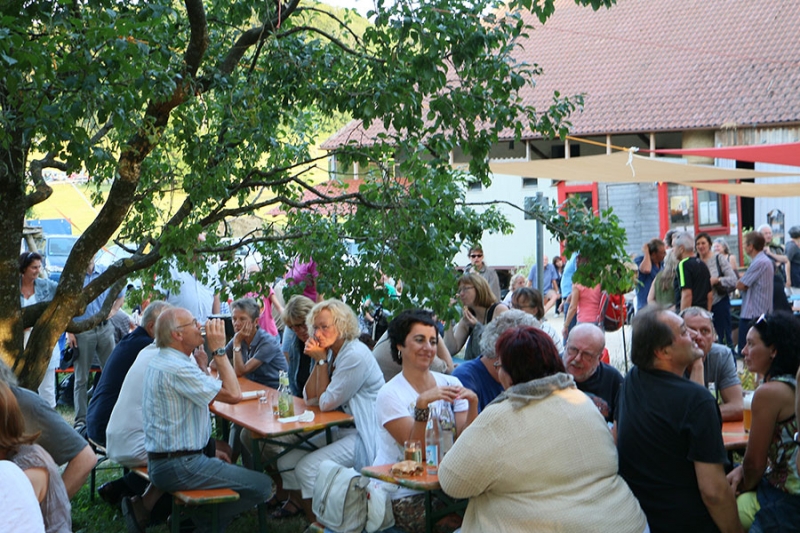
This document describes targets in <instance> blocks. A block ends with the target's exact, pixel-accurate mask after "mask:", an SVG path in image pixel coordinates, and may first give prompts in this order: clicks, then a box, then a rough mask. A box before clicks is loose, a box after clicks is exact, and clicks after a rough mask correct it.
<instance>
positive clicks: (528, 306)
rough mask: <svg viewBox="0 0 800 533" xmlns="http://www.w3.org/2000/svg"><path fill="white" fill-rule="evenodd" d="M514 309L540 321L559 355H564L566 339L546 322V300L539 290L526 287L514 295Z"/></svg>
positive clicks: (541, 326)
mask: <svg viewBox="0 0 800 533" xmlns="http://www.w3.org/2000/svg"><path fill="white" fill-rule="evenodd" d="M512 307H513V308H514V309H519V310H520V311H524V312H526V313H528V314H529V315H533V316H535V317H536V320H538V321H539V329H541V330H542V331H544V332H545V333H547V334H548V335H550V338H551V339H552V340H553V344H555V346H556V351H557V352H558V354H559V355H564V339H562V338H561V334H560V333H559V332H558V331H557V330H556V328H554V327H553V326H552V325H550V324H549V323H548V322H547V321H546V320H545V318H544V314H545V311H544V300H543V299H542V293H541V292H539V290H538V289H534V288H531V287H524V288H522V289H520V290H519V291H517V292H516V293H514V298H513V300H512Z"/></svg>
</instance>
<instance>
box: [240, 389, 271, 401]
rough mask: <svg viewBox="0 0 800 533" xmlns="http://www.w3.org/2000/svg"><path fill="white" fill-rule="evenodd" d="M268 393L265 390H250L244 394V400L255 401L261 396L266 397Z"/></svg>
mask: <svg viewBox="0 0 800 533" xmlns="http://www.w3.org/2000/svg"><path fill="white" fill-rule="evenodd" d="M266 393H267V391H265V390H249V391H247V392H243V393H242V400H255V399H256V398H258V397H259V396H264V395H265V394H266Z"/></svg>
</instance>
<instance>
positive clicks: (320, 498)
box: [311, 459, 369, 533]
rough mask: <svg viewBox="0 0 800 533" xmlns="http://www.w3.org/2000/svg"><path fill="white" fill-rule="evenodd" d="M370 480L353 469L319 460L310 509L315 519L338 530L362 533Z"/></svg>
mask: <svg viewBox="0 0 800 533" xmlns="http://www.w3.org/2000/svg"><path fill="white" fill-rule="evenodd" d="M367 485H369V480H368V479H366V478H364V477H363V476H361V475H359V473H358V472H356V471H355V470H353V469H352V468H346V467H344V466H342V465H340V464H337V463H334V462H333V461H330V460H327V459H326V460H325V461H322V463H320V465H319V472H317V481H316V483H315V484H314V497H313V499H312V500H311V509H312V510H313V511H314V514H315V515H316V516H317V520H319V522H320V523H321V524H322V525H324V526H325V527H327V528H330V529H332V530H333V531H336V532H337V533H361V531H363V530H364V527H365V526H366V524H367Z"/></svg>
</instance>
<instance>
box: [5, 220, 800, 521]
mask: <svg viewBox="0 0 800 533" xmlns="http://www.w3.org/2000/svg"><path fill="white" fill-rule="evenodd" d="M795 229H798V228H792V230H791V231H790V234H792V231H794V230H795ZM795 233H797V239H798V240H800V229H798V231H796V232H795ZM793 238H794V237H793ZM743 242H744V251H745V253H746V254H747V255H748V256H749V257H750V259H751V260H750V262H749V266H748V267H747V269H746V270H744V272H739V269H738V265H736V263H735V261H734V260H733V258H732V257H731V256H730V254H729V252H728V251H727V249H726V248H725V247H724V246H723V245H724V242H723V243H720V242H718V241H713V240H712V239H711V237H710V236H709V235H708V234H705V233H700V234H698V235H696V236H691V235H689V234H686V233H683V234H681V233H676V234H670V235H667V237H666V238H665V239H664V240H661V239H653V240H651V241H649V242H648V243H646V244H645V245H643V247H642V255H641V256H640V257H637V258H636V260H635V263H636V265H637V268H638V279H639V284H638V287H637V290H636V293H637V294H636V308H637V309H636V314H635V317H634V319H633V322H632V328H631V329H632V341H631V361H632V363H633V365H634V366H633V367H632V369H631V370H630V371H629V372H628V373H627V375H625V376H623V375H622V374H621V373H620V372H619V371H618V370H617V369H616V368H615V367H614V366H612V365H611V364H609V363H607V362H604V360H603V358H604V353H605V352H606V350H605V348H606V346H605V344H606V336H605V332H604V331H603V329H602V321H601V320H599V319H600V318H601V317H600V315H601V310H600V309H599V300H600V293H601V287H600V286H599V285H595V286H593V287H587V286H584V285H581V284H578V283H574V284H573V283H572V276H573V275H574V273H575V271H576V270H578V269H580V267H581V264H582V263H583V262H584V261H587V260H589V258H582V257H580V254H577V253H576V254H574V255H573V256H572V257H570V258H569V259H568V260H566V261H565V260H564V258H561V257H558V258H554V259H553V261H552V262H548V261H545V265H546V266H545V274H546V275H545V278H544V279H545V286H544V287H543V289H544V290H539V289H538V288H536V287H535V285H536V284H537V283H536V281H535V278H537V277H538V276H535V275H534V272H533V269H532V271H531V274H530V276H529V277H528V278H526V277H525V276H524V275H518V276H515V277H512V279H511V284H510V290H509V294H510V296H507V297H506V298H504V299H501V293H500V291H499V285H498V281H497V279H498V277H497V274H496V272H494V270H493V269H492V268H491V267H489V266H488V265H487V264H486V263H485V262H484V256H483V250H482V249H481V248H480V247H473V248H472V249H471V250H470V260H471V265H470V267H469V268H468V269H467V271H466V272H464V274H463V275H462V276H461V277H459V278H458V279H457V280H456V282H455V286H456V292H455V298H454V301H453V303H454V305H458V306H459V307H460V309H461V316H460V317H459V319H458V320H456V321H453V322H452V323H449V324H442V323H441V322H440V321H439V320H438V319H437V318H436V316H435V315H434V314H433V313H431V312H430V311H426V310H423V309H407V310H404V311H401V312H399V313H397V314H396V315H395V316H394V318H393V319H392V320H391V321H390V322H389V323H388V329H387V330H386V332H385V333H384V334H383V335H381V336H380V338H379V339H378V340H377V343H375V345H374V347H371V346H369V345H368V344H371V343H368V344H365V343H364V342H362V340H363V337H362V335H363V331H362V325H361V324H360V322H359V316H358V315H357V313H356V311H355V310H354V309H353V308H352V307H351V306H349V305H348V304H346V303H345V302H343V301H341V300H338V299H335V298H325V297H324V296H322V295H319V294H318V293H316V291H312V292H310V293H309V294H304V295H295V296H292V297H291V298H290V299H289V300H288V301H287V302H285V305H284V303H283V302H282V301H280V298H277V297H276V293H275V291H273V290H272V289H270V290H268V291H265V294H263V295H261V294H248V295H244V297H242V298H240V299H238V300H236V301H233V302H231V303H230V304H229V311H230V316H231V322H232V326H233V332H232V334H228V335H226V331H225V323H224V321H223V320H220V319H219V318H215V317H214V315H215V313H218V312H219V311H220V308H219V304H220V300H219V297H218V293H217V291H216V290H215V288H214V287H213V286H207V285H205V284H204V283H203V282H202V281H200V280H198V279H197V278H196V277H194V276H191V275H186V274H185V273H184V274H181V275H178V276H177V277H176V280H177V281H179V284H178V289H177V290H175V289H173V290H171V291H166V293H165V294H163V300H154V301H151V302H149V305H147V306H146V307H145V308H144V310H143V312H142V316H141V324H140V325H139V326H137V327H136V328H135V329H134V330H133V331H132V332H131V333H129V334H128V335H127V336H125V337H124V338H123V339H122V340H121V341H120V342H118V343H116V345H113V344H112V349H111V350H110V351H109V353H108V354H107V355H105V356H103V357H102V358H101V362H102V363H103V372H102V375H101V378H100V381H99V382H98V383H97V385H96V387H95V391H94V394H93V396H92V398H91V401H89V402H88V406H87V407H86V408H84V407H82V404H80V403H79V402H78V401H77V400H78V398H77V396H76V419H77V420H78V424H77V426H78V427H76V428H71V427H70V426H69V425H67V424H66V423H65V422H64V420H63V419H62V418H61V417H60V415H59V414H58V413H57V412H56V411H54V410H53V409H52V405H50V404H49V402H48V401H47V400H45V399H43V398H41V397H40V396H39V395H37V394H35V393H33V392H31V391H27V390H25V389H22V388H20V387H18V386H17V385H16V382H15V379H14V376H13V373H12V372H11V371H10V370H9V369H8V368H7V367H5V366H4V365H3V366H2V367H0V422H1V423H0V468H2V469H3V470H2V471H3V479H4V481H3V483H0V485H4V491H5V492H4V494H11V495H10V496H6V498H7V499H8V498H11V499H12V500H13V502H14V505H13V509H14V510H15V511H14V513H16V514H13V516H18V517H23V516H25V513H28V514H30V511H29V509H31V508H32V507H33V508H35V507H37V506H38V508H39V510H40V512H39V513H33V514H32V515H30V516H29V517H26V518H18V519H17V520H18V521H20V522H19V523H21V524H25V528H24V530H25V531H39V530H42V531H48V532H50V531H54V532H55V531H59V532H60V531H71V518H70V504H69V499H70V498H71V497H72V496H73V495H74V494H75V492H76V491H77V490H78V488H79V487H80V486H81V484H82V483H83V482H84V481H85V479H86V477H87V475H88V473H89V471H90V470H91V468H92V467H93V466H94V463H95V460H96V458H95V455H94V452H93V451H92V448H91V446H90V445H89V443H88V442H87V441H86V440H84V439H83V438H82V437H81V435H80V434H79V432H78V431H76V429H77V430H80V429H82V426H85V428H86V436H87V437H88V438H89V439H91V442H92V443H93V444H97V445H102V446H105V448H106V449H107V451H108V455H109V457H110V458H111V459H112V460H114V461H115V462H117V463H119V464H121V465H123V466H125V467H128V468H135V467H140V466H147V467H148V472H149V476H150V483H147V482H145V481H143V480H142V479H141V478H139V477H138V476H136V475H133V474H125V475H123V476H122V477H120V478H119V479H115V480H113V481H109V482H107V483H105V484H104V485H102V486H101V487H99V488H98V492H99V494H100V496H101V497H102V498H103V500H105V501H107V502H109V503H111V504H114V505H119V506H121V509H122V513H123V516H124V519H125V524H126V527H127V528H128V530H129V531H134V532H142V531H144V530H145V528H146V527H147V526H148V525H150V524H152V523H157V522H160V521H163V520H165V519H166V518H167V515H168V514H169V494H168V493H170V492H174V491H178V490H187V489H212V488H221V487H225V488H230V489H233V490H235V491H236V492H238V493H239V499H238V501H236V502H229V503H222V504H219V506H218V508H219V517H220V521H221V523H222V524H223V525H225V524H227V523H229V522H231V521H232V520H233V519H234V518H235V517H236V516H237V515H239V514H240V513H242V512H243V511H245V510H247V509H249V508H252V507H254V506H256V505H259V504H266V505H267V506H268V507H271V508H272V511H273V512H272V517H273V518H274V519H282V518H286V517H291V516H295V515H299V514H304V515H305V516H306V517H307V518H308V519H309V520H310V521H313V520H314V519H315V516H314V513H313V509H312V506H311V497H312V495H313V494H314V489H315V485H316V483H318V482H319V481H318V480H317V473H318V471H319V470H320V465H321V464H322V463H323V461H326V460H331V461H334V462H336V463H338V464H340V465H343V466H345V467H352V468H355V469H356V470H360V469H361V468H362V467H365V466H370V465H386V464H393V463H397V462H400V461H402V460H403V459H404V443H405V442H407V441H415V440H416V441H424V440H425V428H426V423H427V422H428V419H429V417H430V416H431V413H432V412H433V413H441V412H443V411H445V412H446V413H449V414H447V415H446V418H451V419H452V420H453V422H454V444H453V446H452V448H451V449H450V450H449V451H447V453H446V454H445V455H444V456H443V458H442V462H441V465H440V467H439V480H440V484H441V487H442V489H443V491H444V492H445V493H447V494H448V495H450V496H452V497H454V498H467V499H468V500H469V503H468V506H467V510H466V514H465V515H464V517H463V522H462V523H461V530H462V531H464V532H465V533H470V532H482V531H593V530H595V531H622V532H631V533H641V532H646V531H653V532H659V531H664V532H667V531H678V530H681V529H683V530H688V531H724V532H728V531H742V530H743V529H749V530H750V531H755V532H761V531H777V530H781V531H783V530H787V529H786V524H787V523H795V522H796V520H795V518H798V517H800V473H798V464H797V452H798V448H797V446H798V442H797V441H798V438H797V433H796V431H797V422H796V414H795V413H796V407H800V395H797V391H796V379H797V375H798V370H799V367H800V322H799V321H798V319H797V318H796V317H794V316H793V315H792V314H791V313H790V312H786V311H784V310H783V309H782V308H781V307H780V306H776V305H775V297H776V295H777V294H778V292H777V290H775V286H776V284H778V283H780V286H779V288H780V294H783V295H784V296H785V295H786V294H787V293H788V292H790V291H784V288H785V287H792V286H793V284H792V277H793V276H792V273H793V272H795V271H794V270H792V266H791V263H792V262H793V261H795V259H796V256H797V255H798V254H800V252H796V251H795V250H794V249H790V250H787V255H786V256H783V255H781V254H780V253H779V251H778V250H776V249H775V248H774V247H772V249H770V248H769V246H768V240H767V238H766V237H765V235H764V234H763V232H760V231H759V232H749V233H746V234H745V235H744V236H743ZM794 244H795V248H796V247H797V243H794ZM768 250H769V251H768ZM726 254H727V255H726ZM789 254H791V256H790V255H789ZM780 257H784V258H785V259H786V261H783V260H781V259H780ZM36 261H39V264H38V265H37V264H36ZM778 265H779V266H783V267H784V271H785V274H784V276H785V277H783V278H780V280H779V278H778V276H777V275H776V274H775V271H776V270H778V268H779V266H778ZM40 266H41V259H40V258H39V259H37V258H36V257H35V256H33V255H31V254H23V256H21V257H20V277H21V279H20V287H21V301H22V302H23V305H30V304H31V303H35V302H36V301H46V300H47V298H48V295H50V297H52V290H53V287H51V286H50V284H49V283H42V282H41V281H39V280H38V278H37V277H36V276H34V275H33V274H34V273H36V274H38V272H37V268H40ZM797 270H798V271H800V268H798V269H797ZM93 275H96V271H95V270H94V265H92V266H91V267H90V269H89V271H87V283H88V282H89V281H90V280H91V277H92V276H93ZM311 279H313V278H311ZM495 285H498V287H495ZM531 285H533V286H531ZM495 289H497V290H495ZM734 290H738V291H740V293H741V294H742V296H743V298H742V300H743V301H742V307H741V309H742V310H741V315H740V318H739V348H738V350H736V353H738V354H740V355H741V357H743V364H744V366H745V367H747V368H748V369H749V370H750V371H751V372H752V373H754V374H756V375H758V376H760V377H761V378H762V379H763V384H761V386H760V387H758V389H757V390H756V393H755V395H754V396H753V399H752V416H753V421H752V429H751V431H750V435H749V441H748V445H747V451H746V453H745V455H744V460H743V462H742V464H741V465H732V464H730V462H729V458H728V454H727V453H726V451H725V447H724V445H723V441H722V423H723V421H736V420H741V419H742V416H743V409H744V406H743V392H742V385H741V381H740V379H739V375H738V373H737V366H736V360H735V357H734V346H733V344H734V340H733V335H732V333H733V327H732V326H733V321H732V319H731V301H730V300H731V294H732V292H733V291H734ZM115 296H116V298H117V299H120V298H122V297H123V296H124V294H120V295H115ZM274 297H275V298H276V299H277V300H278V301H273V298H274ZM273 303H275V304H276V305H277V309H276V308H275V307H273V306H272V304H273ZM787 303H788V300H787ZM267 307H269V311H267ZM551 309H555V310H556V312H562V313H564V323H565V326H564V328H563V330H562V331H558V330H557V328H556V327H554V326H553V325H551V324H550V323H548V321H547V320H546V315H547V313H548V311H549V310H551ZM97 312H99V308H98V310H95V311H91V310H87V312H86V316H92V315H93V314H95V315H96V313H97ZM112 312H113V308H112ZM265 314H268V315H269V316H267V317H265V316H264V315H265ZM105 320H108V318H106V319H105ZM276 322H278V323H279V324H280V326H282V328H279V327H278V324H276ZM106 326H107V324H103V322H102V321H101V323H100V324H99V325H98V326H96V327H95V328H93V329H92V330H89V331H88V332H87V333H89V334H90V335H89V336H88V337H86V338H84V340H81V338H80V337H78V338H77V339H76V342H77V343H78V345H79V346H80V351H81V352H83V350H84V349H86V350H87V356H88V354H95V353H97V354H98V355H99V353H98V350H101V348H100V345H101V344H102V343H101V342H100V340H99V339H100V336H101V334H103V332H104V328H105V327H106ZM273 327H274V333H273ZM98 328H99V329H98ZM743 330H744V331H743ZM80 335H84V334H80ZM87 338H89V339H90V340H86V339H87ZM87 343H88V344H87ZM92 343H93V344H92ZM86 346H88V347H87V348H84V347H86ZM105 349H106V348H102V350H103V351H105ZM77 371H78V367H77V366H76V372H77ZM284 372H286V373H287V374H288V380H289V387H290V390H291V392H292V394H294V395H296V396H300V397H302V398H303V399H304V400H305V402H306V403H307V404H308V405H313V406H318V408H319V409H320V410H321V411H323V412H325V411H333V410H340V411H344V412H345V413H348V414H350V415H352V417H353V420H354V424H353V426H352V427H339V428H336V429H335V430H334V431H332V435H331V436H332V440H331V441H328V440H327V439H326V435H325V434H320V435H317V436H316V437H313V438H312V439H311V440H310V444H312V445H313V446H312V448H309V447H307V446H305V447H296V446H293V444H296V443H297V442H298V441H297V439H298V438H299V437H297V436H296V435H288V436H284V437H280V438H278V439H273V440H272V442H270V443H269V444H266V445H263V446H260V447H259V448H258V450H259V451H258V452H256V453H260V457H258V459H260V460H258V461H254V457H252V455H251V453H250V452H251V450H253V447H252V441H253V438H254V437H253V435H252V434H251V432H250V431H249V430H247V429H245V428H241V427H236V426H234V428H233V430H232V431H231V432H230V438H229V439H228V441H220V440H217V439H215V438H214V436H213V435H212V430H211V427H212V426H211V420H210V411H209V405H210V404H212V403H213V402H221V403H232V404H235V403H238V402H240V401H241V400H242V398H243V396H242V390H241V388H240V384H239V380H238V378H239V377H246V378H248V379H250V380H251V381H254V382H257V383H260V384H262V385H265V386H267V387H271V388H277V387H278V386H279V380H278V378H279V375H280V374H281V373H284ZM87 373H88V371H87ZM84 389H85V386H84ZM709 391H710V392H711V393H709ZM84 392H85V391H84ZM76 395H77V392H76ZM84 409H85V411H84ZM78 416H80V418H79V419H78ZM286 448H291V450H289V451H288V452H287V451H286ZM239 457H241V464H238V463H239V460H238V459H239ZM271 463H274V464H275V465H276V467H277V468H274V469H269V470H267V472H266V473H265V472H261V471H256V470H254V469H253V465H254V464H271ZM62 465H66V467H65V468H64V469H63V472H61V473H59V468H58V467H59V466H62ZM18 471H22V473H23V476H24V478H21V477H20V476H19V475H18V474H19V472H18ZM6 479H7V480H8V482H7V483H8V486H9V487H10V486H12V485H11V484H12V483H13V484H14V485H13V486H14V487H18V486H20V485H22V486H24V488H25V490H17V489H13V493H9V492H8V489H7V488H6V487H5V485H6V481H5V480H6ZM24 479H27V480H28V482H27V484H26V483H25V481H24ZM28 487H30V488H31V490H27V489H28ZM388 495H389V498H390V499H391V504H392V505H391V506H392V510H393V513H394V517H395V523H396V525H395V526H394V527H395V528H396V529H395V531H405V532H408V533H416V532H421V531H424V530H425V512H426V508H425V504H424V495H423V494H422V493H420V492H418V491H413V490H410V489H401V490H394V491H391V492H389V493H388ZM26 509H27V510H26ZM450 525H451V523H450V522H448V521H447V519H445V521H444V522H442V523H441V524H440V526H441V527H443V528H445V529H447V528H450V529H452V528H451V527H450ZM194 527H196V528H197V530H198V531H205V530H207V529H208V528H209V527H210V522H209V521H207V520H202V518H201V519H199V520H197V521H196V522H195V523H194ZM776 528H777V529H776Z"/></svg>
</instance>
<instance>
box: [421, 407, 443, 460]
mask: <svg viewBox="0 0 800 533" xmlns="http://www.w3.org/2000/svg"><path fill="white" fill-rule="evenodd" d="M441 438H442V426H441V423H440V422H439V412H438V410H437V409H436V408H435V407H431V411H430V414H429V415H428V424H427V425H426V426H425V463H426V465H427V470H428V474H438V473H439V443H440V439H441Z"/></svg>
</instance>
